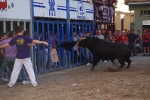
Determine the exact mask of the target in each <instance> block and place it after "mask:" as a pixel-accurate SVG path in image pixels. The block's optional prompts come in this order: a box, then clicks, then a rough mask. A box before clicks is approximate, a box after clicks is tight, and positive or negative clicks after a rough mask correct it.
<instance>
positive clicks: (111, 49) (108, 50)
mask: <svg viewBox="0 0 150 100" xmlns="http://www.w3.org/2000/svg"><path fill="white" fill-rule="evenodd" d="M74 43H75V42H70V44H72V45H68V46H67V45H66V44H68V43H63V44H62V45H61V46H62V47H64V48H66V47H69V49H70V48H72V47H73V46H74V45H73V44H74ZM78 46H79V47H86V48H88V49H89V50H90V51H91V53H92V55H93V66H92V68H91V70H94V67H95V66H96V65H97V63H98V62H99V60H100V59H104V60H111V61H112V62H113V63H114V60H115V59H117V60H118V61H119V63H120V65H121V66H120V67H119V69H120V68H123V67H124V66H125V62H127V63H128V65H127V68H129V67H130V64H131V60H130V59H129V58H130V57H131V55H132V51H131V49H129V48H128V46H127V45H125V44H121V43H110V42H107V41H105V40H101V39H98V38H94V37H85V38H84V39H83V38H82V39H80V41H79V42H78Z"/></svg>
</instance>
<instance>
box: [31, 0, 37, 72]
mask: <svg viewBox="0 0 150 100" xmlns="http://www.w3.org/2000/svg"><path fill="white" fill-rule="evenodd" d="M30 7H31V12H30V15H31V21H30V37H31V38H34V6H33V0H31V1H30ZM33 49H34V50H35V48H34V47H31V49H30V55H31V60H32V62H33V63H32V65H33V68H34V71H35V72H36V68H35V65H36V64H35V58H34V57H35V55H34V52H33Z"/></svg>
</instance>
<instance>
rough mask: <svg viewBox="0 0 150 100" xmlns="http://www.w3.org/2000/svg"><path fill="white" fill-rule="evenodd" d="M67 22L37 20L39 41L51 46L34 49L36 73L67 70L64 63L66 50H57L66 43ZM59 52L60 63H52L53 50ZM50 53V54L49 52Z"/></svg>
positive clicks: (40, 46)
mask: <svg viewBox="0 0 150 100" xmlns="http://www.w3.org/2000/svg"><path fill="white" fill-rule="evenodd" d="M65 26H66V23H65V21H48V20H36V27H35V28H36V33H37V37H38V39H40V38H41V40H42V41H47V42H48V43H49V46H48V47H46V46H45V45H37V48H34V54H35V55H34V57H33V58H35V59H34V62H36V65H35V66H34V67H36V68H35V69H36V73H44V72H48V71H55V70H60V69H65V68H67V65H65V63H64V62H65V61H64V49H63V48H57V47H56V45H59V44H60V43H61V42H63V41H64V30H65ZM51 47H52V48H54V49H56V50H57V53H58V58H59V62H54V63H53V62H52V61H51V52H50V51H51V49H50V48H51ZM46 48H47V49H46ZM47 51H48V52H47Z"/></svg>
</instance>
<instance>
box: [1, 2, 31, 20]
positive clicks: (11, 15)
mask: <svg viewBox="0 0 150 100" xmlns="http://www.w3.org/2000/svg"><path fill="white" fill-rule="evenodd" d="M0 18H4V19H25V20H29V19H31V17H30V0H0Z"/></svg>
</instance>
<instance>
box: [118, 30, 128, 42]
mask: <svg viewBox="0 0 150 100" xmlns="http://www.w3.org/2000/svg"><path fill="white" fill-rule="evenodd" d="M119 38H120V43H123V44H127V41H128V37H127V36H126V35H125V31H122V32H121V35H120V36H119Z"/></svg>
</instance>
